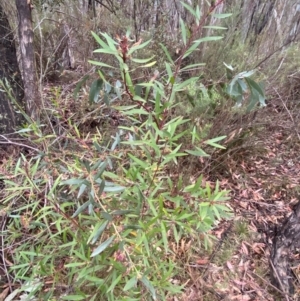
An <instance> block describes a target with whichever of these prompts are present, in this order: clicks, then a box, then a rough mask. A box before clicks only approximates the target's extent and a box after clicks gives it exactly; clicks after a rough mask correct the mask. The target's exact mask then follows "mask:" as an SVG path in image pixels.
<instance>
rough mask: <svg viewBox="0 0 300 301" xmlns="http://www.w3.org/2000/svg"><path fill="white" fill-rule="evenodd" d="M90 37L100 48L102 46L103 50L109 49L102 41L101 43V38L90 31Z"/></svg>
mask: <svg viewBox="0 0 300 301" xmlns="http://www.w3.org/2000/svg"><path fill="white" fill-rule="evenodd" d="M92 36H93V37H94V39H95V40H96V42H97V43H98V44H99V45H100V46H102V47H103V48H105V49H109V46H108V45H107V44H106V43H105V42H104V41H102V40H101V38H100V37H99V36H98V35H97V34H96V33H94V32H93V31H92Z"/></svg>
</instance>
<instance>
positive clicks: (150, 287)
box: [140, 276, 157, 300]
mask: <svg viewBox="0 0 300 301" xmlns="http://www.w3.org/2000/svg"><path fill="white" fill-rule="evenodd" d="M140 281H141V282H142V283H143V284H144V285H145V287H146V288H147V289H148V291H149V292H150V294H151V296H152V298H153V300H157V298H156V291H155V289H154V286H153V285H152V283H151V282H150V281H149V280H148V279H147V277H146V276H143V277H142V278H141V280H140Z"/></svg>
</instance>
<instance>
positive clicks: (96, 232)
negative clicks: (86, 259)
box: [88, 220, 108, 244]
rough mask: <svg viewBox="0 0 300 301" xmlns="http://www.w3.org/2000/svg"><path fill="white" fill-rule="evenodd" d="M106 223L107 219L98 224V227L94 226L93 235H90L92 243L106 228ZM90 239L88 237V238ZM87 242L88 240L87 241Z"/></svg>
mask: <svg viewBox="0 0 300 301" xmlns="http://www.w3.org/2000/svg"><path fill="white" fill-rule="evenodd" d="M107 225H108V221H107V220H106V221H105V222H104V223H102V224H101V225H98V226H99V228H98V229H97V228H95V231H94V232H95V233H93V235H91V238H92V241H91V244H94V243H95V242H96V241H97V240H98V239H99V237H100V235H101V234H102V233H103V231H104V230H105V229H106V227H107ZM89 240H90V239H89ZM88 243H89V241H88Z"/></svg>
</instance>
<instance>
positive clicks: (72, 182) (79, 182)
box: [59, 178, 86, 186]
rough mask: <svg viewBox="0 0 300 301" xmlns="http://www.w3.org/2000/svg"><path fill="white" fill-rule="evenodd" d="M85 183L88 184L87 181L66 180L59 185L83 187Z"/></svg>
mask: <svg viewBox="0 0 300 301" xmlns="http://www.w3.org/2000/svg"><path fill="white" fill-rule="evenodd" d="M83 183H86V180H85V179H75V178H73V179H69V180H65V181H62V182H61V183H60V184H59V185H60V186H61V185H81V184H83Z"/></svg>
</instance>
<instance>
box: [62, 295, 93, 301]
mask: <svg viewBox="0 0 300 301" xmlns="http://www.w3.org/2000/svg"><path fill="white" fill-rule="evenodd" d="M87 297H88V296H80V295H69V296H63V297H61V299H62V300H69V301H71V300H72V301H76V300H87Z"/></svg>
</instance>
